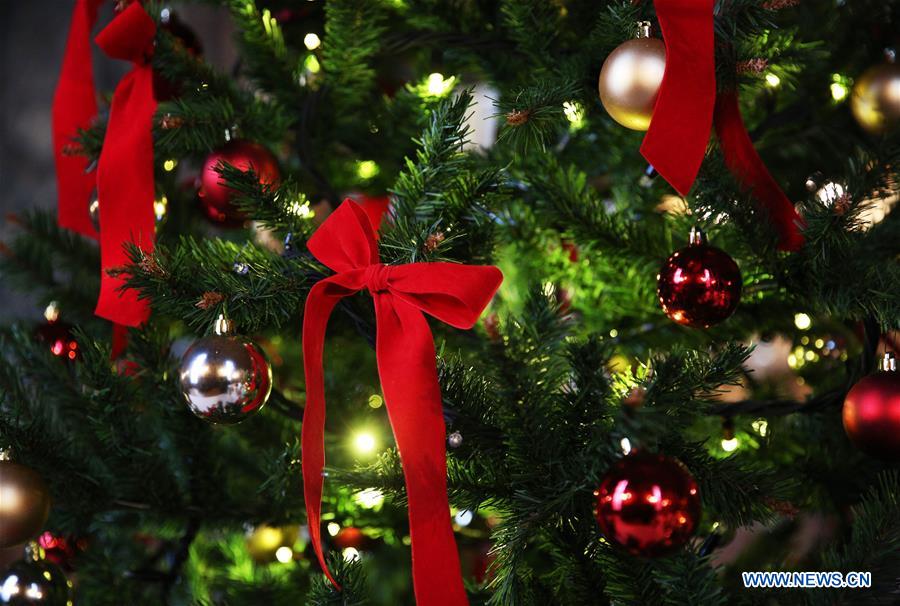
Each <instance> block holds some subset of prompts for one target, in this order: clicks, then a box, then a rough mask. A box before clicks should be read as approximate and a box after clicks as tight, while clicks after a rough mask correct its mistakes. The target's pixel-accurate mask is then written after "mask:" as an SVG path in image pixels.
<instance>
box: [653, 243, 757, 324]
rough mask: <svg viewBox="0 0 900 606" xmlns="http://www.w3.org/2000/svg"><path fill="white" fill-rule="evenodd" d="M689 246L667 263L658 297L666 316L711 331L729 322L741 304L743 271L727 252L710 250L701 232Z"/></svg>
mask: <svg viewBox="0 0 900 606" xmlns="http://www.w3.org/2000/svg"><path fill="white" fill-rule="evenodd" d="M690 242H691V243H690V244H689V245H688V246H686V247H684V248H682V249H681V250H678V251H676V252H675V253H674V254H673V255H672V256H671V257H669V258H668V259H666V262H665V263H663V266H662V268H661V269H660V270H659V275H658V276H657V286H656V294H657V295H658V296H659V304H660V305H661V306H662V309H663V311H664V312H666V315H667V316H669V318H671V319H672V320H673V321H675V322H678V323H679V324H685V325H687V326H692V327H694V328H709V327H710V326H712V325H714V324H718V323H719V322H722V321H723V320H726V319H727V318H728V317H729V316H731V314H733V313H734V310H735V309H736V308H737V306H738V303H739V302H740V300H741V285H742V281H741V270H740V269H738V266H737V264H736V263H735V262H734V259H732V258H731V257H729V256H728V254H727V253H725V252H724V251H722V250H720V249H718V248H715V247H713V246H709V245H708V244H707V243H706V237H705V236H704V235H703V232H701V231H699V230H692V231H691V240H690Z"/></svg>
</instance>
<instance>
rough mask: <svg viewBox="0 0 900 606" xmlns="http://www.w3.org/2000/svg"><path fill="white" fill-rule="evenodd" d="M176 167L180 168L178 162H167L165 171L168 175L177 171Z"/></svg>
mask: <svg viewBox="0 0 900 606" xmlns="http://www.w3.org/2000/svg"><path fill="white" fill-rule="evenodd" d="M176 166H178V160H166V161H165V162H163V170H165V171H166V172H167V173H170V172H172V171H173V170H175V167H176Z"/></svg>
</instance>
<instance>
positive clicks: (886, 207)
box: [859, 193, 900, 231]
mask: <svg viewBox="0 0 900 606" xmlns="http://www.w3.org/2000/svg"><path fill="white" fill-rule="evenodd" d="M897 200H900V194H896V193H895V194H891V195H889V196H884V197H877V198H869V199H866V200H864V201H863V202H862V208H861V209H860V212H859V223H860V225H861V227H862V229H863V231H866V230H869V229H871V228H872V227H873V226H875V225H877V224H879V223H881V222H882V221H883V220H884V218H885V217H886V216H887V215H888V213H890V212H891V209H893V208H894V206H895V205H896V204H897Z"/></svg>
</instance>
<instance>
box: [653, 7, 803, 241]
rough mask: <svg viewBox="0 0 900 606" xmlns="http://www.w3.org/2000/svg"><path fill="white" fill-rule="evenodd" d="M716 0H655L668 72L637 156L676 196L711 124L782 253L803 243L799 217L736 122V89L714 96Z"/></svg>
mask: <svg viewBox="0 0 900 606" xmlns="http://www.w3.org/2000/svg"><path fill="white" fill-rule="evenodd" d="M713 4H714V0H654V6H655V7H656V16H657V18H658V19H659V25H660V27H661V29H662V33H663V37H664V39H665V43H666V71H665V74H664V75H663V81H662V85H661V86H660V89H659V96H658V97H657V100H656V106H655V107H654V109H653V119H652V120H651V122H650V128H649V130H648V131H647V135H646V137H644V142H643V144H642V145H641V153H642V154H643V155H644V157H645V158H646V159H647V161H648V162H650V164H652V165H653V167H654V168H655V169H656V171H657V172H658V173H659V174H660V175H662V176H663V178H665V180H666V181H668V182H669V183H670V184H671V185H672V187H674V188H675V189H676V190H677V191H678V193H680V194H681V195H687V193H688V192H689V191H690V189H691V186H692V185H693V184H694V180H695V179H696V178H697V172H698V171H699V170H700V165H701V164H702V163H703V157H704V156H705V155H706V146H707V143H708V142H709V135H710V128H711V126H712V124H713V121H714V118H715V125H716V133H717V134H718V136H719V142H720V144H721V147H722V153H723V155H724V156H725V162H726V164H727V165H728V168H729V169H730V170H731V171H732V172H733V173H734V175H735V177H736V178H737V179H738V181H739V182H740V184H741V186H742V187H743V188H744V189H746V190H748V191H750V192H751V194H752V195H753V196H754V198H755V199H756V201H757V205H758V206H759V207H760V208H761V209H762V210H763V211H764V212H765V213H766V214H767V216H768V218H769V221H770V222H771V223H772V224H773V226H774V228H775V230H776V231H777V232H778V238H779V244H778V248H779V249H781V250H797V249H799V248H800V247H801V246H802V245H803V235H802V234H801V233H800V225H802V219H801V218H800V216H799V215H798V214H797V211H796V210H795V209H794V205H793V204H791V201H790V200H789V199H788V198H787V196H786V195H785V194H784V192H783V191H781V188H780V187H778V184H777V183H776V182H775V180H774V179H773V178H772V175H770V174H769V171H768V170H767V169H766V166H765V164H763V161H762V159H761V158H760V157H759V155H758V154H757V153H756V150H755V149H754V148H753V143H752V141H751V140H750V136H749V135H748V134H747V130H746V128H745V127H744V122H743V120H742V119H741V113H740V108H739V107H738V101H737V94H736V93H735V92H730V93H725V94H722V95H720V96H719V97H718V98H717V96H716V65H715V33H714V31H713Z"/></svg>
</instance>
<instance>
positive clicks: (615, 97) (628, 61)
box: [598, 21, 666, 130]
mask: <svg viewBox="0 0 900 606" xmlns="http://www.w3.org/2000/svg"><path fill="white" fill-rule="evenodd" d="M665 71H666V45H665V44H663V41H662V40H660V39H658V38H651V37H650V23H649V22H647V21H642V22H641V23H639V24H638V37H637V38H634V39H632V40H628V41H627V42H624V43H622V44H620V45H619V46H618V47H616V49H615V50H614V51H613V52H612V53H610V55H609V56H608V57H607V58H606V61H604V62H603V67H602V68H601V69H600V80H599V83H598V89H599V92H600V101H601V102H602V103H603V107H604V108H605V109H606V111H607V112H609V115H610V116H611V117H612V119H613V120H615V121H616V122H618V123H619V124H621V125H622V126H624V127H626V128H630V129H632V130H647V129H648V128H650V120H651V118H653V106H654V105H655V104H656V97H657V95H658V94H659V87H660V85H662V79H663V74H664V73H665Z"/></svg>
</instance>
